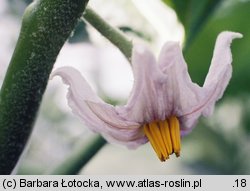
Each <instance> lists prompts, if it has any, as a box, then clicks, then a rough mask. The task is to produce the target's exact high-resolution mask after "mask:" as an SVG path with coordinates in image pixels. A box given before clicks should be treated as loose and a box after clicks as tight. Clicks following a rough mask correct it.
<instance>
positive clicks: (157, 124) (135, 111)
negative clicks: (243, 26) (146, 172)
mask: <svg viewBox="0 0 250 191" xmlns="http://www.w3.org/2000/svg"><path fill="white" fill-rule="evenodd" d="M241 37H242V35H241V34H240V33H235V32H222V33H220V34H219V36H218V37H217V40H216V44H215V48H214V53H213V58H212V62H211V66H210V68H209V72H208V74H207V76H206V79H205V82H204V84H203V86H202V87H200V86H198V85H197V84H196V83H193V82H192V80H191V78H190V76H189V74H188V69H187V64H186V62H185V60H184V58H183V55H182V50H181V47H180V46H179V44H178V43H177V42H167V43H166V44H165V45H164V46H163V48H162V50H161V52H160V55H159V58H158V60H156V59H155V57H154V56H153V54H152V53H151V51H149V50H148V49H147V48H146V47H145V46H143V45H134V48H133V51H132V69H133V74H134V85H133V88H132V92H131V95H130V97H129V99H128V101H127V104H126V105H124V106H112V105H109V104H107V103H105V102H104V101H103V100H102V99H100V98H99V97H98V96H97V95H96V94H95V93H94V92H93V90H92V89H91V88H90V86H89V85H88V83H87V82H86V80H85V79H84V78H83V77H82V76H81V74H80V73H79V71H77V70H76V69H74V68H72V67H63V68H59V69H57V70H55V71H54V73H53V74H52V76H55V75H59V76H60V77H61V78H62V79H63V81H64V83H65V84H67V85H69V89H68V94H67V99H68V104H69V106H70V107H71V109H72V111H73V113H75V114H76V115H77V116H78V117H80V119H82V121H83V122H84V123H85V124H86V125H87V126H88V127H89V128H90V129H92V130H93V131H95V132H97V133H100V134H102V136H104V137H105V138H106V139H107V140H108V141H109V142H115V143H120V144H123V145H126V146H127V147H129V148H136V147H138V146H139V145H142V144H145V143H147V142H148V141H149V142H150V143H151V145H152V147H153V149H154V150H155V152H156V154H157V156H158V158H159V159H160V160H161V161H165V160H166V159H168V158H169V156H170V155H171V154H173V153H175V155H176V156H177V157H178V156H179V155H180V150H181V137H182V136H184V135H187V134H188V133H189V132H191V130H192V129H193V127H194V126H195V124H196V122H197V120H198V118H199V117H200V116H205V117H207V116H209V115H211V114H212V112H213V109H214V105H215V102H216V101H217V100H218V99H220V98H221V97H222V95H223V92H224V90H225V89H226V86H227V84H228V82H229V80H230V78H231V75H232V65H231V62H232V55H231V50H230V44H231V42H232V40H233V39H234V38H241Z"/></svg>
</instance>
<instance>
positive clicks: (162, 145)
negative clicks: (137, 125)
mask: <svg viewBox="0 0 250 191" xmlns="http://www.w3.org/2000/svg"><path fill="white" fill-rule="evenodd" d="M143 130H144V133H145V135H146V136H147V138H148V140H149V142H150V143H151V145H152V147H153V149H154V150H155V152H156V154H157V156H158V158H159V159H160V160H161V161H165V160H167V159H168V158H169V155H171V154H172V153H175V154H176V156H177V157H178V156H180V150H181V142H180V125H179V121H178V119H177V118H176V117H174V116H173V117H170V118H169V119H167V120H165V121H153V122H151V123H149V124H145V125H143Z"/></svg>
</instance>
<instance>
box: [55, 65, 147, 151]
mask: <svg viewBox="0 0 250 191" xmlns="http://www.w3.org/2000/svg"><path fill="white" fill-rule="evenodd" d="M57 75H58V76H60V77H61V78H62V79H63V81H64V83H65V84H67V85H69V89H68V94H67V99H68V104H69V106H70V107H71V109H72V111H73V113H74V114H76V115H77V116H78V117H79V118H80V119H81V120H82V121H83V122H84V123H85V124H86V125H87V126H88V127H89V128H91V129H92V130H93V131H95V132H98V133H101V134H102V135H103V136H104V137H109V139H108V140H112V141H114V142H117V143H123V144H125V143H126V144H125V145H127V146H129V147H135V145H139V144H140V143H143V139H144V135H143V134H142V133H141V129H140V125H139V124H138V123H135V122H129V121H125V120H123V119H122V118H121V117H120V116H118V115H117V113H116V111H115V108H114V107H113V106H111V105H108V104H106V103H104V102H103V101H102V100H101V99H100V98H99V97H98V96H97V95H96V94H95V93H94V92H93V91H92V89H91V87H90V86H89V85H88V83H87V82H86V80H85V79H84V78H83V77H82V75H81V74H80V72H79V71H77V70H76V69H74V68H72V67H62V68H59V69H57V70H55V71H54V72H53V73H52V77H54V76H57ZM144 142H145V141H144ZM131 145H132V146H131Z"/></svg>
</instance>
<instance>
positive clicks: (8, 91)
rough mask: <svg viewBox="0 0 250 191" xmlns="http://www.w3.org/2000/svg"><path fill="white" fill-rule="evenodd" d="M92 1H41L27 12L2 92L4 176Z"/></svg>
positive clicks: (0, 136)
mask: <svg viewBox="0 0 250 191" xmlns="http://www.w3.org/2000/svg"><path fill="white" fill-rule="evenodd" d="M87 3H88V0H53V1H51V0H37V1H34V2H33V3H32V4H31V5H30V6H29V7H28V8H27V9H26V11H25V13H24V17H23V22H22V28H21V32H20V35H19V39H18V42H17V45H16V48H15V51H14V53H13V56H12V59H11V61H10V65H9V68H8V71H7V73H6V76H5V79H4V82H3V85H2V89H1V92H0V174H9V173H11V171H12V169H13V168H14V166H15V164H16V162H17V161H18V159H19V156H20V154H21V153H22V151H23V148H24V146H25V144H26V142H27V139H28V137H29V135H30V133H31V131H32V126H33V123H34V121H35V117H36V114H37V111H38V108H39V105H40V102H41V100H42V96H43V93H44V91H45V88H46V85H47V82H48V78H49V75H50V72H51V70H52V67H53V64H54V62H55V60H56V57H57V55H58V53H59V51H60V49H61V48H62V46H63V44H64V42H65V41H66V40H67V38H68V37H69V35H70V33H71V31H72V30H73V29H74V27H75V25H76V24H77V21H78V19H79V18H80V17H81V15H82V13H83V11H84V9H85V7H86V4H87Z"/></svg>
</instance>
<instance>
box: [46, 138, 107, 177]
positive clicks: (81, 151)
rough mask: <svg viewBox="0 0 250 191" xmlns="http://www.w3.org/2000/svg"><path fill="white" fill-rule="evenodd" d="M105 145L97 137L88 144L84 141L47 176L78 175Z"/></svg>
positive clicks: (103, 141) (102, 140) (104, 142)
mask: <svg viewBox="0 0 250 191" xmlns="http://www.w3.org/2000/svg"><path fill="white" fill-rule="evenodd" d="M105 144H106V141H105V140H104V139H103V138H102V137H101V136H97V137H95V138H92V139H91V140H90V141H89V142H87V143H86V141H84V142H82V143H80V144H79V145H78V147H77V148H76V149H75V150H74V151H73V152H72V153H71V154H70V156H69V157H68V158H66V159H65V160H64V161H63V162H62V163H61V164H59V165H58V166H57V167H56V168H55V169H54V170H52V172H50V173H49V174H55V175H59V174H60V175H67V174H71V175H73V174H78V173H79V171H80V170H81V169H82V167H83V166H84V165H86V164H87V163H88V162H89V160H90V159H91V158H92V157H93V156H94V155H95V154H96V153H97V152H98V151H99V150H100V149H101V148H102V147H103V146H104V145H105Z"/></svg>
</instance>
